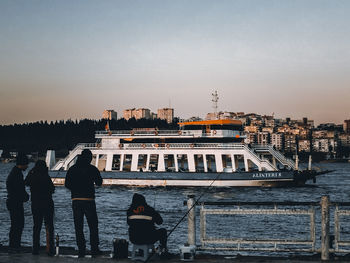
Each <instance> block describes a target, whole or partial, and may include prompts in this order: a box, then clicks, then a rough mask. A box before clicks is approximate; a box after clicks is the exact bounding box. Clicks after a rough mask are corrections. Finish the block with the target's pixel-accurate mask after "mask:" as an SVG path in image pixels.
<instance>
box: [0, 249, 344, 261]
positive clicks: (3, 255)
mask: <svg viewBox="0 0 350 263" xmlns="http://www.w3.org/2000/svg"><path fill="white" fill-rule="evenodd" d="M330 261H332V262H350V256H347V255H346V256H339V257H337V256H336V257H331V258H330ZM0 262H1V263H10V262H16V263H46V262H50V263H51V262H53V263H61V262H62V263H63V262H64V263H70V262H94V263H105V262H106V263H107V262H121V263H130V262H140V261H132V260H131V259H130V258H128V259H113V258H111V257H110V255H109V252H105V254H104V255H103V256H100V257H98V258H91V257H90V256H87V257H85V258H79V259H78V258H77V256H72V255H60V256H58V257H56V256H55V257H49V256H47V255H46V254H45V253H42V254H40V255H38V256H33V255H32V254H31V253H30V252H25V253H21V254H8V253H7V252H4V251H0ZM150 262H158V263H163V262H169V263H172V262H184V261H181V260H180V255H179V254H176V255H173V256H172V257H171V258H170V259H166V260H162V259H159V258H154V259H151V260H150ZM193 262H209V263H216V262H224V263H228V262H245V263H253V262H275V263H280V262H290V263H297V262H300V263H304V262H305V263H306V262H321V260H320V255H313V256H288V257H273V256H240V255H232V256H218V255H207V254H198V255H197V256H196V258H195V259H194V261H193Z"/></svg>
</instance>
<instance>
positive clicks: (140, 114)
mask: <svg viewBox="0 0 350 263" xmlns="http://www.w3.org/2000/svg"><path fill="white" fill-rule="evenodd" d="M134 117H135V119H136V120H138V119H150V118H151V111H150V110H149V109H145V108H139V109H136V110H135V111H134Z"/></svg>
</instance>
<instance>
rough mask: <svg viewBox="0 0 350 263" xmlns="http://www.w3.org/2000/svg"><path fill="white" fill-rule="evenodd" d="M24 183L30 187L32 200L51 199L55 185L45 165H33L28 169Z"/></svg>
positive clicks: (42, 200)
mask: <svg viewBox="0 0 350 263" xmlns="http://www.w3.org/2000/svg"><path fill="white" fill-rule="evenodd" d="M24 183H25V185H27V186H29V187H30V193H31V200H32V202H45V201H51V200H52V194H53V192H54V191H55V186H54V185H53V183H52V181H51V177H50V176H49V173H48V171H47V168H46V167H34V168H33V169H32V170H30V171H29V173H28V175H27V177H26V179H25V180H24Z"/></svg>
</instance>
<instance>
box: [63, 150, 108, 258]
mask: <svg viewBox="0 0 350 263" xmlns="http://www.w3.org/2000/svg"><path fill="white" fill-rule="evenodd" d="M91 160H92V153H91V151H90V150H88V149H85V150H83V151H82V153H81V155H80V156H78V159H77V162H76V164H75V165H73V166H72V167H71V168H69V170H68V171H67V175H66V180H65V187H67V188H68V189H69V190H70V191H71V196H72V208H73V217H74V226H75V236H76V242H77V246H78V250H79V254H78V257H80V258H82V257H84V256H85V254H86V250H85V249H86V241H85V237H84V232H83V228H84V216H85V217H86V220H87V223H88V226H89V229H90V245H91V255H92V256H96V255H99V254H101V251H100V250H99V237H98V218H97V212H96V203H95V185H97V186H101V185H102V177H101V175H100V172H99V170H98V169H97V168H96V167H95V166H93V165H91V164H90V163H91Z"/></svg>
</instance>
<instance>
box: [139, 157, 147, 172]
mask: <svg viewBox="0 0 350 263" xmlns="http://www.w3.org/2000/svg"><path fill="white" fill-rule="evenodd" d="M146 165H147V154H139V158H138V162H137V169H138V170H139V171H145V170H146Z"/></svg>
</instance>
